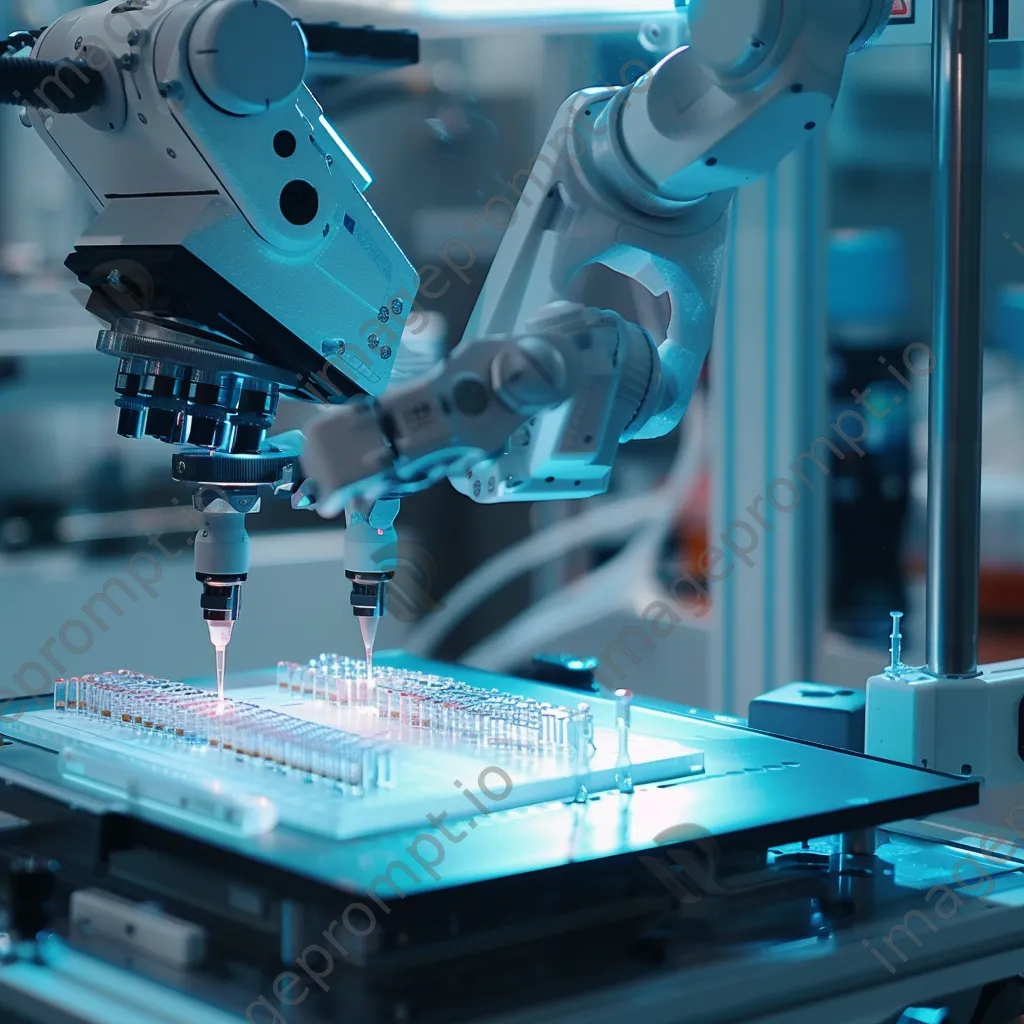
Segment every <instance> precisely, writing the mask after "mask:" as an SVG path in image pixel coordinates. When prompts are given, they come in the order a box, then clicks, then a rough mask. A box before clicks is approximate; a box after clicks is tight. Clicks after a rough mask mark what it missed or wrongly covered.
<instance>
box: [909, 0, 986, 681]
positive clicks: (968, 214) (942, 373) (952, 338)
mask: <svg viewBox="0 0 1024 1024" xmlns="http://www.w3.org/2000/svg"><path fill="white" fill-rule="evenodd" d="M934 9H935V15H934V25H933V36H932V83H933V90H934V92H933V102H934V111H935V166H934V169H933V174H934V179H933V184H932V189H933V208H934V230H935V235H934V246H935V270H934V289H935V292H934V296H933V302H934V308H933V324H932V326H933V332H932V338H933V346H934V353H933V356H932V362H931V366H932V370H931V378H930V386H929V408H928V598H927V608H928V614H927V654H928V669H929V671H930V672H932V673H933V674H935V675H937V676H952V677H957V676H958V677H965V676H973V675H977V672H978V575H979V563H980V539H979V535H980V521H981V509H980V506H981V385H982V335H981V330H982V296H983V291H982V237H983V223H984V218H983V214H984V176H985V106H986V93H987V89H988V2H987V0H934ZM918 372H920V371H918Z"/></svg>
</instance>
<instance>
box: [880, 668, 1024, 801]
mask: <svg viewBox="0 0 1024 1024" xmlns="http://www.w3.org/2000/svg"><path fill="white" fill-rule="evenodd" d="M1022 701H1024V659H1020V660H1017V661H1005V662H999V663H996V664H993V665H986V666H983V667H982V670H981V675H979V676H977V677H976V678H973V679H936V678H935V677H934V676H932V675H930V674H928V673H927V672H926V671H924V670H921V669H910V668H908V669H905V670H904V671H903V672H902V673H901V675H900V677H899V678H892V677H890V676H888V675H885V674H882V675H877V676H872V677H871V678H870V679H869V680H868V683H867V709H866V722H865V739H864V744H865V749H864V752H865V753H866V754H870V755H872V756H873V757H881V758H885V759H886V760H887V761H900V762H902V763H904V764H913V765H917V766H919V767H921V768H931V769H933V770H935V771H940V772H947V773H948V774H950V775H970V776H973V777H975V778H977V779H979V780H981V781H982V782H984V783H985V785H986V786H989V787H998V786H1003V785H1007V784H1009V783H1013V782H1020V780H1021V779H1022V778H1024V757H1022V752H1024V751H1022V746H1021V742H1022V733H1021V725H1022V713H1024V708H1022Z"/></svg>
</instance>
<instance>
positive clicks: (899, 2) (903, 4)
mask: <svg viewBox="0 0 1024 1024" xmlns="http://www.w3.org/2000/svg"><path fill="white" fill-rule="evenodd" d="M892 18H893V20H894V21H913V20H914V0H892Z"/></svg>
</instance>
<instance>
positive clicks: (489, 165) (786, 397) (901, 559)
mask: <svg viewBox="0 0 1024 1024" xmlns="http://www.w3.org/2000/svg"><path fill="white" fill-rule="evenodd" d="M72 6H74V5H73V4H72V3H71V2H70V0H68V2H67V3H65V0H6V2H4V3H3V4H2V5H0V34H4V35H5V34H6V33H8V32H11V31H14V30H15V29H18V28H25V27H33V26H38V25H43V24H46V23H48V22H49V21H51V20H53V19H54V18H56V17H57V16H58V15H59V14H60V13H61V12H62V11H64V10H67V9H69V8H70V7H72ZM285 6H288V7H290V8H291V9H292V12H293V13H294V14H295V15H296V17H299V18H301V19H302V20H303V22H306V23H309V24H320V23H329V22H336V23H340V24H344V25H363V24H368V23H370V22H373V23H375V24H378V25H380V26H382V27H384V26H388V27H397V28H408V29H411V30H414V31H416V32H418V33H419V34H420V36H421V60H420V62H419V63H418V64H417V65H415V66H412V67H406V68H402V69H397V70H373V71H364V72H360V71H359V69H355V68H353V67H352V66H351V65H349V64H345V63H342V62H340V61H338V60H336V59H335V58H333V57H332V56H331V55H329V54H318V55H316V56H315V57H314V58H313V60H312V65H311V78H310V79H309V85H310V87H311V89H312V91H313V93H314V95H316V97H317V98H318V100H319V101H320V103H321V105H322V106H323V107H324V108H325V111H326V113H327V115H328V116H329V117H330V118H331V120H332V121H333V123H334V125H335V127H336V128H337V129H338V131H339V132H340V134H341V135H342V136H343V138H344V139H345V141H346V142H347V143H348V145H349V146H350V147H351V149H352V150H354V151H355V152H356V153H357V154H358V155H359V158H360V160H361V161H362V162H363V164H364V165H365V166H366V168H367V169H368V171H369V172H370V174H371V175H372V177H373V179H374V181H373V184H372V186H371V189H370V191H369V193H368V198H369V199H370V200H371V202H372V203H373V205H374V207H375V208H376V210H377V212H378V213H379V215H380V216H381V218H382V220H383V221H384V223H385V224H386V225H387V226H388V228H389V229H390V231H391V232H392V234H393V235H394V236H395V238H396V239H397V241H398V242H399V244H400V245H401V246H402V247H403V248H404V249H405V251H406V253H407V254H408V256H409V258H410V260H411V262H412V263H413V264H414V265H415V266H416V267H417V268H419V269H420V271H421V274H422V276H423V290H422V292H421V296H420V299H419V307H420V309H421V310H422V311H423V312H424V313H429V327H428V328H426V329H423V330H418V331H417V332H416V334H415V336H410V337H408V338H407V339H406V343H405V344H404V345H403V348H402V350H401V352H400V355H399V358H398V363H397V368H396V379H402V378H403V377H404V378H407V377H409V376H411V375H415V374H417V373H420V372H423V370H424V369H425V368H427V367H429V366H431V365H432V364H433V363H435V362H436V361H437V360H439V359H440V358H442V357H443V355H444V354H445V352H447V351H448V350H449V349H450V348H451V347H452V346H453V345H455V344H456V343H457V342H458V341H459V339H460V337H461V333H462V330H463V328H464V325H465V324H466V322H467V320H468V317H469V315H470V312H471V310H472V308H473V304H474V302H475V299H476V296H477V294H478V291H479V289H480V286H481V283H482V281H483V280H484V277H485V276H486V274H487V271H488V265H489V261H490V258H491V256H492V255H493V253H494V251H495V248H496V246H497V244H498V242H499V240H500V236H501V230H502V226H503V224H504V223H506V222H507V218H508V211H509V209H510V208H511V202H512V201H513V200H514V199H515V197H516V194H517V193H516V184H515V183H516V181H517V180H519V181H521V180H522V175H524V174H525V173H528V170H529V168H530V166H531V164H532V162H533V160H534V158H535V155H536V153H537V150H538V147H539V146H540V145H541V144H542V142H543V140H544V137H545V133H546V131H547V128H548V126H549V124H550V122H551V119H552V117H553V115H554V113H555V111H556V110H557V108H558V106H559V105H560V103H561V102H562V100H563V99H564V98H565V97H566V96H568V95H569V94H570V93H572V92H573V91H575V90H577V89H580V88H582V87H585V86H588V85H619V84H622V83H625V82H629V81H631V80H633V79H635V78H636V77H637V76H638V75H640V74H642V73H643V70H644V69H645V68H649V67H651V66H653V64H654V63H655V62H657V61H658V60H659V59H660V58H661V57H662V56H664V55H665V54H666V53H667V52H669V51H670V50H671V49H672V48H674V47H675V46H676V45H679V43H680V42H682V41H685V24H684V20H683V19H682V18H681V17H680V16H679V15H678V14H677V13H676V12H675V10H674V8H673V4H672V3H671V2H666V3H662V2H659V0H646V2H641V3H631V2H626V0H620V2H608V3H595V2H588V3H576V4H573V3H568V2H566V3H562V2H560V0H550V2H548V3H543V4H540V3H533V2H526V0H520V2H518V3H513V2H509V3H504V2H501V3H499V2H496V0H489V2H482V3H480V4H479V5H477V4H475V3H473V2H471V0H452V2H450V3H426V2H423V3H413V2H403V0H376V2H374V3H373V4H372V5H365V6H364V5H360V4H354V3H344V2H335V0H289V2H287V3H285ZM992 63H993V69H992V72H991V85H990V90H991V105H990V108H989V110H990V114H989V116H990V124H989V138H990V147H989V153H990V155H989V178H988V182H987V189H988V192H987V211H988V222H987V228H986V230H987V235H986V237H987V248H986V255H985V258H986V282H987V289H988V296H987V303H988V305H987V310H988V317H987V329H986V342H987V356H986V395H985V450H984V464H985V479H984V493H983V504H984V527H983V560H984V566H983V579H982V616H983V622H982V626H983V634H982V636H983V639H982V649H981V655H982V658H983V659H986V660H995V659H1002V658H1008V657H1013V656H1017V655H1024V628H1022V625H1024V444H1022V440H1021V439H1022V438H1024V429H1022V428H1024V200H1022V198H1021V197H1022V196H1024V137H1022V135H1021V133H1020V132H1019V130H1018V126H1019V124H1020V121H1021V118H1022V116H1024V65H1022V54H1021V50H1020V48H1019V46H1018V44H1014V43H1006V44H1001V45H997V46H994V47H993V58H992ZM930 174H931V102H930V62H929V51H928V49H927V48H925V47H913V46H909V47H905V46H879V47H877V48H875V49H869V50H868V51H866V52H863V53H861V54H858V55H857V56H855V57H853V58H852V59H851V60H850V62H849V66H848V77H847V80H846V82H845V84H844V91H843V94H842V97H841V100H840V102H839V104H838V105H837V108H836V113H835V118H834V121H833V123H832V124H831V126H830V128H829V130H828V133H827V136H825V137H823V138H822V139H821V141H820V142H812V143H810V144H809V146H808V151H807V152H806V153H801V154H798V155H797V156H795V157H793V158H791V160H789V161H787V163H786V165H784V166H783V167H781V168H780V169H779V171H777V172H776V173H775V174H774V175H772V177H771V178H770V179H769V180H768V181H766V182H764V183H761V184H759V185H756V186H752V187H751V188H750V190H749V195H741V197H740V201H739V202H738V203H737V210H736V220H735V229H734V230H735V238H734V252H735V256H734V257H733V258H732V259H731V261H730V268H729V274H730V276H731V284H730V283H727V287H726V288H725V290H724V293H723V304H722V309H721V311H720V317H719V321H720V322H719V330H718V335H717V336H716V341H715V347H714V352H713V355H712V358H711V360H710V361H709V365H708V367H707V370H706V373H705V380H704V386H703V388H702V391H701V392H700V393H699V394H698V395H697V396H696V397H695V399H694V404H693V407H692V409H691V413H690V415H689V416H688V417H687V419H686V421H685V423H684V425H683V427H682V429H681V430H680V431H678V432H676V433H675V434H673V435H672V436H670V437H666V438H664V439H662V440H660V441H651V442H641V443H634V444H631V445H629V446H627V447H625V448H624V449H623V450H622V452H621V455H620V459H619V463H618V466H617V469H616V473H615V478H614V486H613V489H612V491H611V492H610V493H609V494H608V495H607V496H606V497H604V498H601V499H594V500H591V501H589V502H583V503H551V504H537V505H532V506H531V505H526V504H511V505H504V506H501V505H499V506H476V505H474V504H473V503H472V502H470V501H468V500H466V499H465V498H463V497H461V496H459V495H457V494H456V493H455V492H454V491H453V490H452V489H451V488H449V487H447V486H444V487H438V488H435V489H434V490H433V491H431V492H428V493H425V494H422V495H419V496H417V497H415V498H412V499H409V500H407V501H406V502H404V504H403V510H402V513H401V517H400V520H399V525H400V527H401V529H400V536H401V538H402V548H401V555H400V559H401V566H400V569H399V573H398V576H397V578H396V580H395V584H394V587H393V590H392V599H391V614H390V616H389V617H388V619H387V620H386V621H385V622H384V624H383V625H382V627H381V633H380V637H379V640H378V646H379V647H389V646H404V647H409V648H411V649H413V650H415V651H418V652H421V653H427V654H433V655H437V656H439V657H443V658H445V659H462V658H465V659H467V660H469V661H471V662H473V663H476V664H479V665H483V666H486V667H488V668H492V669H497V670H503V671H509V672H526V671H532V672H536V671H545V672H548V673H552V672H553V673H556V674H557V673H561V674H563V675H564V676H565V677H567V678H568V677H575V678H577V679H579V678H583V679H584V680H585V679H586V677H587V675H588V673H593V674H594V676H595V677H596V679H597V682H598V683H599V684H600V685H603V686H611V687H613V688H614V687H616V686H628V687H630V688H631V689H633V690H634V691H636V692H638V693H642V694H649V695H652V696H656V697H660V698H663V699H666V700H673V701H676V702H683V703H692V704H695V705H700V706H705V707H714V708H716V709H729V710H732V711H735V712H739V713H743V711H744V708H745V706H746V702H747V700H748V699H749V698H750V697H751V696H756V695H757V694H758V693H760V692H761V691H762V690H763V689H766V688H769V687H771V686H775V685H780V684H782V683H786V682H789V681H791V680H793V679H797V678H806V679H815V680H820V681H824V682H829V683H837V684H842V685H849V686H862V685H863V681H864V680H865V679H866V677H867V676H868V675H870V674H872V673H873V672H875V671H876V670H877V669H878V668H879V667H880V666H881V665H882V664H884V662H885V660H886V658H887V655H886V651H887V648H888V633H889V627H890V619H889V612H890V611H891V610H894V609H898V610H903V611H905V612H906V617H905V619H904V633H905V651H907V653H908V655H909V656H908V657H907V658H906V659H905V660H912V659H913V658H914V657H915V656H916V654H915V652H917V653H918V654H919V652H920V650H921V641H922V639H923V621H922V593H923V580H922V577H923V563H924V559H923V538H924V521H925V507H924V494H925V492H924V477H923V466H924V434H923V429H922V425H923V423H924V418H925V416H926V410H927V369H926V365H927V359H928V355H929V345H930V332H931V326H930V325H931V312H930V311H931V301H930V280H931V235H932V230H931V207H930V199H929V186H930ZM517 175H518V176H519V178H518V179H517ZM88 218H89V209H88V207H87V205H86V201H85V198H84V196H83V195H82V194H81V193H80V192H79V191H78V190H77V189H76V187H75V185H74V184H73V182H72V181H71V179H70V177H69V176H68V174H67V173H66V172H65V171H64V170H63V169H62V168H61V167H60V166H59V165H58V164H57V163H56V161H55V160H54V159H53V158H52V157H51V156H50V154H49V153H48V152H47V150H46V149H45V148H44V146H43V145H42V143H41V142H40V141H39V140H38V139H37V138H36V136H35V134H34V132H32V131H29V130H26V129H25V128H24V127H23V126H22V124H21V123H20V120H19V116H18V111H17V110H16V109H12V108H0V438H2V439H3V452H4V458H3V464H2V465H3V468H2V470H0V609H2V611H0V694H3V693H4V692H5V688H7V689H9V688H10V687H11V685H12V681H14V684H15V685H18V680H19V677H21V682H22V684H25V683H27V685H28V688H29V689H32V688H33V687H34V684H35V683H36V682H37V681H38V680H41V679H42V676H43V672H42V671H40V670H39V667H40V666H41V667H42V669H45V672H46V673H49V674H56V673H58V672H59V674H68V675H72V674H80V673H83V672H87V671H93V670H99V669H103V668H117V667H121V666H122V665H124V666H126V667H132V668H137V669H138V670H140V671H146V672H151V673H154V674H156V675H159V676H163V677H172V678H182V677H195V676H209V675H210V674H211V672H212V654H211V651H210V647H209V643H208V640H207V636H206V630H205V627H204V625H203V622H202V620H201V618H200V616H199V614H198V612H197V602H198V589H197V587H198V585H197V583H196V581H195V578H194V570H193V567H192V559H191V547H190V546H189V538H190V536H191V535H192V534H194V532H195V524H194V517H193V516H191V515H190V514H189V513H188V512H187V511H186V510H187V509H188V507H189V494H188V490H187V488H186V487H185V486H184V485H178V484H175V483H173V481H172V480H171V475H170V450H169V449H168V447H167V446H166V445H163V444H157V443H153V442H151V441H148V440H147V439H141V440H130V439H126V438H122V437H119V436H118V435H117V434H116V432H115V425H116V420H117V411H116V410H115V408H114V405H113V385H114V370H115V367H114V364H113V361H112V360H110V359H108V358H105V357H103V356H101V355H98V354H97V353H96V352H95V343H96V332H97V328H98V324H97V322H95V321H93V320H92V318H91V317H90V316H88V315H87V314H86V313H85V312H84V311H83V310H82V308H81V305H80V303H79V301H78V298H77V297H76V292H77V290H78V286H77V283H76V281H75V280H74V278H73V276H72V275H71V274H70V273H69V272H67V271H66V270H65V269H64V267H63V263H64V260H65V258H66V256H67V255H68V253H69V252H70V251H71V249H72V247H73V245H74V242H75V239H76V237H77V236H78V234H79V233H80V232H81V231H82V229H83V228H84V226H85V225H86V223H87V221H88ZM1018 239H1020V241H1019V242H1018ZM755 378H756V379H755ZM869 391H870V396H869V397H863V396H865V395H867V394H868V392H869ZM858 395H859V396H862V398H860V399H858V398H857V397H856V396H858ZM865 402H871V403H874V404H873V406H872V409H874V410H879V411H881V410H888V412H887V413H886V414H885V415H881V414H880V413H879V412H876V411H871V410H869V409H868V408H867V407H866V405H865V404H864V403H865ZM311 414H312V410H310V409H308V408H305V407H303V406H301V405H299V404H297V403H292V404H290V405H287V406H284V407H283V408H282V413H281V415H280V417H279V420H278V424H277V428H278V430H280V431H285V430H289V429H294V428H301V427H302V426H303V423H304V422H306V421H307V419H308V417H309V416H310V415H311ZM841 417H842V419H840V418H841ZM861 422H863V423H865V424H867V430H865V431H860V430H858V427H857V426H855V425H854V424H858V423H861ZM837 423H839V424H840V427H841V429H838V430H837V429H836V428H835V427H834V426H833V425H834V424H837ZM780 424H781V425H782V426H779V425H780ZM843 425H845V426H843ZM776 427H778V429H776ZM844 430H845V434H844V433H843V431H844ZM861 433H863V434H864V436H860V434H861ZM822 439H825V440H822ZM826 441H827V443H826ZM794 467H795V468H794ZM783 479H785V480H788V481H789V484H788V485H787V486H786V487H783V486H782V484H781V483H780V480H783ZM783 491H786V492H787V494H788V496H786V497H785V501H783V497H782V496H783ZM770 492H771V493H772V494H774V495H775V498H776V500H775V501H774V502H769V503H766V501H765V498H766V497H767V496H768V495H769V493H770ZM797 504H798V505H799V507H797ZM751 509H753V511H751ZM790 509H792V511H791V512H790ZM249 529H250V532H251V534H252V537H253V556H252V571H251V573H250V578H249V582H248V584H247V587H246V589H245V593H244V596H243V601H244V603H245V611H244V614H243V615H242V616H241V617H240V620H239V626H238V629H237V630H236V632H235V637H234V640H233V643H232V651H231V657H232V664H231V668H232V670H234V671H242V670H247V669H254V668H258V667H262V666H266V665H268V664H272V663H274V662H276V661H277V660H279V659H293V660H297V659H300V658H302V657H305V656H308V652H310V651H311V650H336V651H339V652H342V653H346V654H355V653H356V652H357V651H359V650H360V649H361V643H360V641H359V633H358V629H357V628H356V625H355V623H354V621H353V618H352V616H351V614H350V613H349V607H348V591H349V587H348V585H347V581H346V580H345V577H344V572H343V569H342V554H343V550H344V542H345V541H344V530H343V529H342V528H341V525H340V524H339V523H337V522H326V521H323V520H321V519H319V518H318V517H317V516H316V515H315V514H314V513H310V512H296V511H292V510H291V508H290V507H289V503H288V502H287V501H286V500H282V501H279V502H275V501H273V500H265V501H264V503H263V509H262V511H261V512H260V513H259V514H258V515H256V516H252V517H250V524H249ZM716 550H719V551H720V552H721V553H722V555H723V559H722V560H721V561H720V562H716V560H715V557H714V555H713V552H715V551H716ZM709 554H711V556H712V557H709ZM727 562H728V563H730V564H732V565H733V569H732V572H731V575H730V577H729V579H727V580H722V581H719V580H716V579H715V576H716V573H715V571H714V569H715V567H716V565H718V566H721V565H724V564H726V563H727ZM719 575H720V574H719ZM111 580H121V581H131V580H135V581H136V582H135V583H134V584H132V588H133V590H132V592H133V594H134V596H133V597H132V598H130V599H129V598H128V597H127V596H126V595H125V592H124V590H123V589H119V588H118V587H117V586H116V585H115V586H114V587H113V589H111V585H110V581H111ZM140 580H141V581H142V582H139V581H140ZM104 588H106V593H107V595H108V596H109V597H111V598H112V599H113V603H111V602H110V601H106V600H103V601H99V602H97V601H96V600H95V595H97V594H103V593H104ZM84 608H88V609H90V610H91V612H92V613H93V614H92V615H87V614H86V613H85V612H84V611H83V609H84ZM69 624H74V625H69ZM79 625H81V626H83V627H84V628H83V629H79V628H78V626H79ZM168 639H172V640H173V642H172V643H168V642H167V641H168ZM535 655H549V656H551V655H569V656H571V657H567V658H561V659H554V658H548V659H547V660H546V661H544V663H543V665H540V666H539V665H538V664H537V663H536V661H535V659H534V656H535ZM588 658H595V659H597V664H596V666H595V664H594V663H593V662H591V661H588ZM55 662H59V668H58V666H57V665H56V664H55ZM29 664H32V665H34V666H36V667H34V668H32V669H26V667H25V666H26V665H29Z"/></svg>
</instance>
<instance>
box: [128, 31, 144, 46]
mask: <svg viewBox="0 0 1024 1024" xmlns="http://www.w3.org/2000/svg"><path fill="white" fill-rule="evenodd" d="M140 42H142V33H141V32H140V31H139V30H138V29H137V28H133V29H132V30H131V32H129V33H128V45H129V46H138V45H139V43H140Z"/></svg>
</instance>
